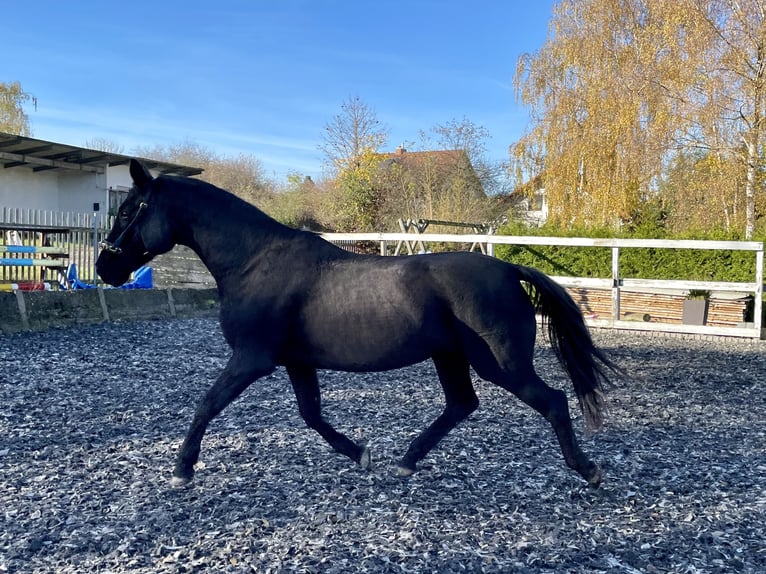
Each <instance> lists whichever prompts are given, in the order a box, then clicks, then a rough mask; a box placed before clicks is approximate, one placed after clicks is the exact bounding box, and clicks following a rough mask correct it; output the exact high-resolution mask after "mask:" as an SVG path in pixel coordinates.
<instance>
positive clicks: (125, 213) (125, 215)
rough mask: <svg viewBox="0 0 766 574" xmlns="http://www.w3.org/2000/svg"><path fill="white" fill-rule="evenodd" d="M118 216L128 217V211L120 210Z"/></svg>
mask: <svg viewBox="0 0 766 574" xmlns="http://www.w3.org/2000/svg"><path fill="white" fill-rule="evenodd" d="M120 218H122V219H127V218H128V212H127V211H125V210H124V209H123V210H122V211H120Z"/></svg>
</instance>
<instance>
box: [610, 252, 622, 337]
mask: <svg viewBox="0 0 766 574" xmlns="http://www.w3.org/2000/svg"><path fill="white" fill-rule="evenodd" d="M619 320H620V248H619V247H612V321H611V324H612V325H614V322H615V321H619Z"/></svg>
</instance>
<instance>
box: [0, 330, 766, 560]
mask: <svg viewBox="0 0 766 574" xmlns="http://www.w3.org/2000/svg"><path fill="white" fill-rule="evenodd" d="M593 335H594V338H595V340H596V342H597V344H598V345H600V346H601V347H603V348H604V349H606V351H607V352H608V353H609V354H610V355H611V356H612V357H613V358H614V359H615V360H616V361H617V362H618V363H619V364H620V365H621V366H623V367H624V368H625V369H626V371H628V373H629V374H630V377H629V378H624V379H621V380H619V381H617V383H618V384H617V386H616V387H615V388H614V389H612V390H611V391H610V392H609V394H608V401H609V405H610V414H609V418H608V423H607V425H606V427H605V429H604V430H603V431H601V432H600V433H597V434H594V435H592V436H590V437H587V438H583V439H582V443H583V448H584V449H585V450H586V452H588V453H589V454H590V455H591V456H592V457H593V458H594V460H596V461H597V462H599V463H600V464H601V465H602V468H603V472H604V482H603V485H602V487H601V488H600V489H598V490H593V489H589V488H588V487H587V485H586V484H585V483H584V482H583V481H582V479H581V478H580V477H579V476H577V475H576V474H575V473H573V472H572V471H570V470H568V469H567V468H566V466H565V465H564V462H563V459H562V457H561V454H560V452H559V449H558V447H557V445H556V442H555V439H554V437H553V433H552V431H551V429H550V427H549V425H548V423H547V422H546V421H545V420H543V419H542V418H541V417H540V416H538V415H537V414H536V413H533V412H532V411H531V410H530V409H529V408H527V407H525V406H524V405H523V404H521V403H520V402H519V401H518V400H516V399H515V398H514V397H512V396H510V395H509V394H508V393H506V392H504V391H502V390H500V389H499V388H497V387H494V386H493V385H491V384H489V383H487V382H484V381H477V383H476V387H477V392H478V395H479V399H480V401H481V406H480V408H479V410H478V411H477V412H476V413H474V415H472V416H471V417H470V418H469V419H468V420H467V421H466V422H464V423H463V424H462V425H461V426H459V427H458V428H457V429H455V430H454V431H453V432H452V433H451V434H450V435H449V436H448V437H447V438H446V439H445V440H444V441H443V442H442V443H441V444H440V445H439V446H438V447H437V448H436V449H435V450H434V451H433V452H432V453H431V454H430V455H429V456H428V457H426V459H425V460H424V461H423V465H422V468H421V470H420V471H419V472H418V473H416V474H415V475H413V476H412V477H410V478H407V479H403V478H399V477H397V475H396V473H395V470H394V467H395V461H396V460H397V458H398V457H399V456H401V455H402V453H403V452H404V449H405V448H406V445H407V443H408V441H409V440H411V439H412V438H413V436H414V435H415V434H416V433H417V432H418V431H419V430H421V429H422V428H424V427H425V426H426V425H427V424H428V423H429V422H430V421H431V420H432V419H434V418H435V417H436V416H437V415H438V413H439V412H440V410H441V408H442V405H443V399H442V394H441V390H440V387H439V383H438V381H437V379H436V377H435V374H434V372H433V368H432V366H431V365H430V363H426V364H422V365H417V366H414V367H410V368H407V369H402V370H399V371H391V372H387V373H375V374H361V375H352V374H347V373H335V372H324V373H321V381H322V389H323V401H324V408H325V414H326V417H327V418H328V420H330V421H331V422H333V423H334V424H335V425H337V427H338V428H339V429H341V430H343V431H345V432H346V433H348V434H349V435H350V436H351V437H352V438H355V439H356V440H359V441H361V442H364V443H366V444H368V445H369V446H370V448H371V451H372V468H371V469H369V470H363V469H361V468H359V467H358V466H355V465H354V464H353V463H351V462H350V461H349V460H348V459H345V458H343V457H342V456H340V455H338V454H335V453H334V452H332V451H331V450H330V449H329V447H328V446H327V445H326V444H325V443H324V442H323V441H322V439H321V438H320V437H319V436H318V435H317V434H315V433H314V432H313V431H310V430H308V429H307V428H306V427H305V425H304V424H303V422H302V420H301V419H300V418H299V416H298V413H297V408H296V405H295V399H294V397H293V395H292V391H291V389H290V384H289V382H288V381H287V378H286V376H285V374H284V372H283V371H281V370H280V371H277V372H276V373H275V374H273V375H271V376H269V377H267V378H265V379H262V380H260V381H258V382H257V383H255V384H254V385H252V386H251V387H250V388H249V389H248V390H247V391H246V392H245V393H244V394H243V396H242V397H240V398H239V399H238V400H237V401H236V402H235V403H234V404H232V405H231V406H230V407H229V408H228V409H226V410H225V411H224V412H223V413H222V414H221V415H220V416H219V417H218V418H217V419H215V420H214V421H213V423H212V424H211V426H210V428H209V431H208V434H207V436H206V437H205V440H204V442H203V445H202V457H201V462H200V464H199V465H198V470H197V476H196V478H195V481H194V482H193V483H192V485H191V486H188V487H184V488H180V489H173V488H171V487H170V485H169V478H170V471H171V468H172V464H173V460H174V456H175V452H176V450H177V448H178V446H179V444H180V442H181V440H182V438H183V435H184V432H185V430H186V428H187V426H188V424H189V423H190V422H191V418H192V414H193V410H194V406H195V404H196V402H197V400H198V399H199V398H200V397H201V395H202V393H203V392H204V391H205V390H206V389H207V388H208V387H209V385H210V384H211V382H212V380H213V379H214V378H215V376H216V374H217V373H218V372H219V371H220V370H221V368H222V367H223V365H224V364H225V362H226V360H227V357H228V349H227V348H226V346H225V344H224V342H223V339H222V337H221V335H220V331H219V328H218V324H217V322H216V321H215V320H214V319H192V320H172V321H155V322H134V323H122V324H104V325H100V326H93V327H84V328H76V329H67V330H50V331H47V332H42V333H26V334H18V335H7V336H2V337H0V572H3V573H5V572H14V573H15V572H52V573H53V572H55V573H73V572H77V573H80V572H99V573H107V572H111V573H121V572H147V573H149V572H151V573H155V572H233V573H235V572H236V573H239V572H309V573H310V572H328V573H332V572H343V573H348V572H439V573H448V572H521V573H524V572H556V573H560V572H584V573H585V572H588V573H590V572H593V573H595V572H628V573H637V572H647V573H654V572H663V573H664V572H678V573H698V572H705V573H707V572H748V573H757V572H766V542H764V541H765V540H766V532H765V530H766V393H765V392H764V390H765V389H764V384H765V379H766V346H764V343H763V342H754V341H743V340H736V339H724V338H719V339H708V340H703V339H700V338H696V339H694V338H681V337H665V336H657V335H654V336H649V335H647V334H641V333H627V332H612V331H606V330H603V331H602V330H596V331H594V332H593ZM539 342H540V345H538V348H537V351H536V356H535V364H536V366H537V369H538V372H539V373H540V374H541V375H542V376H543V378H544V379H546V380H547V381H548V382H549V383H550V384H551V385H553V386H555V387H558V388H562V389H565V390H566V392H567V394H568V395H569V396H570V397H573V394H572V387H571V384H570V383H569V381H568V379H566V378H565V376H564V373H563V372H562V370H561V369H560V368H559V367H558V365H557V364H556V363H555V360H554V357H553V354H552V352H551V350H550V347H549V346H548V345H547V343H545V342H544V341H543V340H542V339H541V340H540V341H539ZM570 408H571V409H572V412H573V415H576V416H575V428H576V430H577V432H578V434H579V435H580V436H582V430H583V429H582V419H581V417H580V416H579V411H578V409H577V406H576V403H575V401H574V400H570Z"/></svg>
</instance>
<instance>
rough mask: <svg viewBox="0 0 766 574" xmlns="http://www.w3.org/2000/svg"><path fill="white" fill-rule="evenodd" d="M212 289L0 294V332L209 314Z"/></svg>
mask: <svg viewBox="0 0 766 574" xmlns="http://www.w3.org/2000/svg"><path fill="white" fill-rule="evenodd" d="M217 312H218V292H217V290H215V289H146V290H143V289H100V288H99V289H84V290H80V291H31V292H23V291H16V292H10V293H9V292H0V333H3V334H4V333H16V332H20V331H30V330H31V331H40V330H44V329H48V328H51V327H73V326H77V325H93V324H97V323H103V322H105V321H132V320H139V319H167V318H173V317H197V316H211V315H215V314H216V313H217Z"/></svg>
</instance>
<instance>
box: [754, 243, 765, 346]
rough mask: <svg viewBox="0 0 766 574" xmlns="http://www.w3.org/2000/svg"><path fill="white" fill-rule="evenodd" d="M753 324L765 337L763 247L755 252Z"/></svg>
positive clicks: (760, 335)
mask: <svg viewBox="0 0 766 574" xmlns="http://www.w3.org/2000/svg"><path fill="white" fill-rule="evenodd" d="M753 326H754V327H755V328H756V329H757V333H758V336H759V337H760V338H761V339H763V336H762V332H763V331H762V329H763V248H761V250H760V251H756V252H755V298H754V299H753Z"/></svg>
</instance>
